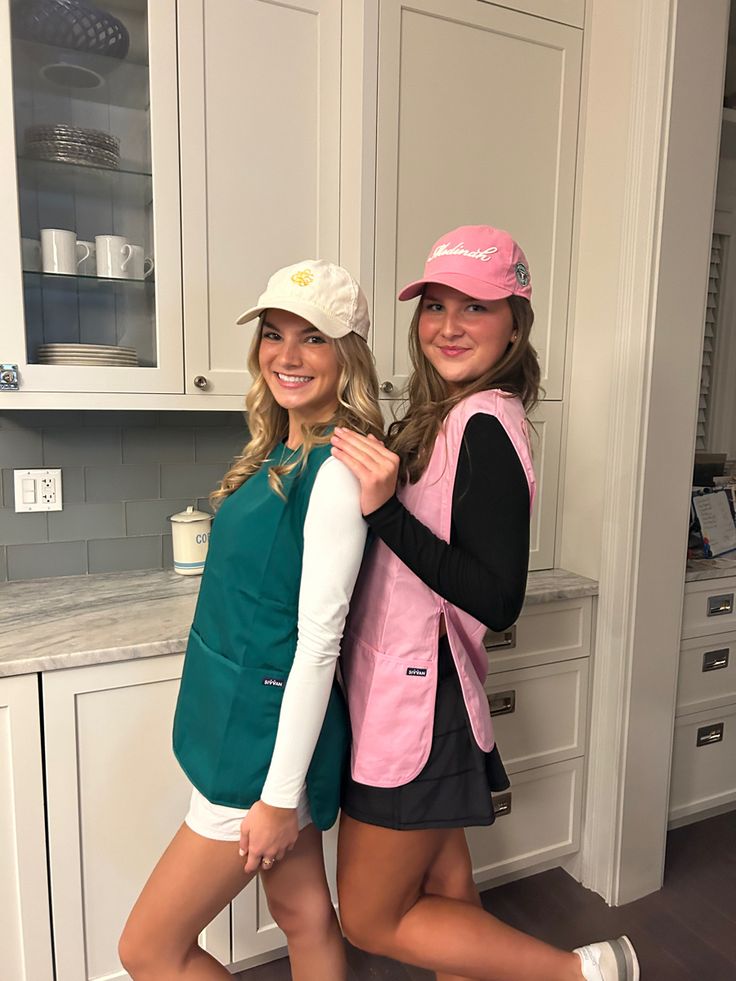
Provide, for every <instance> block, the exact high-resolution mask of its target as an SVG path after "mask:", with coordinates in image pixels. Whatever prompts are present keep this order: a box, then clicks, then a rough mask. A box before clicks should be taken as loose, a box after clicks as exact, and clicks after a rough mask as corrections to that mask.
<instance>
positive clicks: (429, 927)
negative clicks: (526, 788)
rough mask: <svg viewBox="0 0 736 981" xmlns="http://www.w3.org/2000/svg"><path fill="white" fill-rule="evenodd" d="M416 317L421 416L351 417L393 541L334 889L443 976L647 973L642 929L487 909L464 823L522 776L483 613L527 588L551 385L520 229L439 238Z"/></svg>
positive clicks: (361, 599)
mask: <svg viewBox="0 0 736 981" xmlns="http://www.w3.org/2000/svg"><path fill="white" fill-rule="evenodd" d="M416 296H419V297H420V301H419V305H418V307H417V310H416V313H415V315H414V318H413V320H412V323H411V329H410V351H411V357H412V363H413V368H414V371H413V374H412V376H411V379H410V381H409V388H408V411H407V413H406V415H405V416H404V418H403V419H401V420H399V421H397V422H394V423H393V424H392V425H391V427H390V429H389V436H388V440H387V445H386V446H384V445H383V443H382V442H381V441H380V440H379V439H377V438H376V437H375V436H371V435H368V436H365V435H361V434H359V433H355V432H351V431H350V430H349V429H346V428H337V429H336V430H335V433H334V435H333V437H332V443H333V453H334V454H335V456H336V457H337V458H338V460H341V461H343V462H344V463H345V464H347V466H348V467H349V468H350V469H351V470H352V472H353V473H354V474H355V476H356V477H357V478H358V480H359V481H360V485H361V508H362V511H363V514H364V515H365V518H366V521H367V522H368V525H369V527H370V528H371V530H372V532H373V534H374V535H375V537H376V538H377V539H378V541H377V542H375V544H374V546H373V547H372V549H371V551H370V552H369V554H368V557H367V559H366V561H365V563H364V565H363V568H362V570H361V574H360V577H359V580H358V585H357V587H356V591H355V595H354V597H353V601H352V603H351V611H350V618H349V621H348V627H347V630H346V640H345V643H344V647H343V662H342V663H343V671H344V675H345V679H346V685H347V692H348V702H349V706H350V720H351V726H352V739H353V747H352V774H351V777H350V778H349V779H348V781H347V786H346V789H345V791H344V793H343V805H342V806H343V817H342V820H341V825H340V844H339V855H338V886H339V893H340V915H341V919H342V923H343V928H344V930H345V932H346V934H347V936H348V937H349V938H350V939H351V940H352V941H353V942H354V943H355V944H356V945H358V946H360V947H363V948H364V949H366V950H369V951H372V952H375V953H380V954H384V955H387V956H390V957H394V958H396V959H397V960H401V961H404V962H407V963H410V964H416V965H418V966H420V967H424V968H428V969H429V970H432V971H436V972H437V978H438V981H463V979H471V978H474V979H481V981H583V979H585V981H637V979H638V978H639V967H638V964H637V960H636V955H635V953H634V949H633V946H632V945H631V942H630V941H629V940H628V938H626V937H621V938H619V939H618V940H613V941H607V942H602V943H598V944H592V945H590V946H587V947H583V948H580V949H578V950H576V951H573V952H569V951H562V950H557V949H556V948H554V947H551V946H549V945H547V944H544V943H541V942H540V941H538V940H536V939H534V938H532V937H529V936H527V935H525V934H523V933H520V932H518V931H516V930H514V929H512V928H511V927H509V926H507V925H505V924H504V923H502V922H500V921H499V920H497V919H495V918H494V917H493V916H491V915H490V914H488V913H486V912H484V910H483V909H482V907H481V904H480V899H479V896H478V892H477V890H476V888H475V885H474V883H473V878H472V868H471V861H470V856H469V854H468V848H467V844H466V842H465V836H464V833H463V828H464V827H468V826H473V825H489V824H491V823H492V822H493V805H492V801H491V791H496V790H502V789H506V788H507V787H508V786H509V782H508V778H507V776H506V773H505V770H504V767H503V763H502V761H501V757H500V755H499V753H498V750H497V749H496V747H495V744H494V740H493V731H492V726H491V719H490V713H489V709H488V703H487V699H486V697H485V693H484V690H483V682H484V680H485V675H486V671H487V655H486V653H485V650H484V647H483V636H484V633H485V630H486V627H490V628H491V629H493V630H504V629H506V628H507V627H509V626H510V625H511V624H512V623H513V622H514V621H515V620H516V618H517V617H518V615H519V613H520V611H521V607H522V604H523V601H524V591H525V586H526V575H527V564H528V554H529V513H530V507H531V505H532V503H533V499H534V492H535V479H534V470H533V466H532V460H531V451H530V446H529V440H528V438H527V437H528V424H527V421H526V413H527V412H528V411H529V410H530V409H531V408H532V407H533V406H534V404H535V402H536V401H537V397H538V389H539V366H538V362H537V357H536V353H535V351H534V348H533V347H532V345H531V342H530V339H529V337H530V331H531V327H532V322H533V313H532V308H531V304H530V299H531V280H530V275H529V268H528V265H527V262H526V258H525V257H524V253H523V252H522V250H521V249H520V248H519V246H518V245H517V244H516V242H514V240H513V239H512V238H511V236H510V235H508V233H506V232H503V231H500V230H499V229H495V228H490V227H488V226H466V227H462V228H457V229H455V230H454V231H451V232H448V233H447V234H446V235H443V236H442V238H440V239H439V240H438V241H437V242H436V243H435V245H434V246H433V248H432V250H431V252H430V254H429V257H428V259H427V262H426V266H425V270H424V276H423V277H422V279H420V280H417V281H416V282H414V283H411V284H410V285H409V286H407V287H406V288H405V289H404V290H402V292H401V293H400V294H399V299H401V300H408V299H411V298H412V297H416Z"/></svg>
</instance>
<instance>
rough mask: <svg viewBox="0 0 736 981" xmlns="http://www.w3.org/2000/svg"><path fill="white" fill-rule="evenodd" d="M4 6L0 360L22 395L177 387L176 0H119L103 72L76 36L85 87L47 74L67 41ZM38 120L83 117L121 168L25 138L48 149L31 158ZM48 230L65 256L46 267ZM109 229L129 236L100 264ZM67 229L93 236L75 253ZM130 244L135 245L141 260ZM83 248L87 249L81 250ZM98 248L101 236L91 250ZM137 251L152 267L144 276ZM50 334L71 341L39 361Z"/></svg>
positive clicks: (8, 396) (0, 19)
mask: <svg viewBox="0 0 736 981" xmlns="http://www.w3.org/2000/svg"><path fill="white" fill-rule="evenodd" d="M9 7H10V2H9V0H3V2H2V3H0V62H2V65H3V72H2V79H0V88H2V95H0V126H2V136H3V138H2V139H0V185H2V193H1V194H0V220H1V223H2V227H3V242H2V245H0V288H1V289H2V292H3V295H4V296H5V297H7V305H8V315H7V320H8V324H9V327H8V332H7V333H8V336H7V337H5V338H4V339H3V345H2V350H0V361H6V362H8V361H9V362H13V363H17V364H18V366H19V381H20V392H21V395H22V396H25V395H26V394H28V395H30V394H33V393H39V394H40V393H66V394H68V395H74V394H77V393H106V394H109V393H134V394H137V393H144V392H148V393H172V394H181V393H182V392H183V378H182V364H183V351H182V349H183V336H182V288H181V249H180V246H181V235H180V198H179V133H178V105H177V89H176V77H177V50H176V3H175V0H158V2H157V3H148V4H147V3H146V2H141V3H140V4H134V5H130V4H128V5H127V7H126V9H125V10H124V11H123V16H122V20H123V22H124V24H125V26H126V29H127V31H128V32H129V35H130V51H129V53H128V56H127V57H126V58H124V59H120V60H119V61H118V63H117V65H116V70H115V71H113V72H111V73H110V74H109V75H108V74H104V73H103V74H100V73H98V72H96V71H95V68H94V67H92V65H91V63H90V59H91V62H92V63H94V64H97V63H95V62H94V59H95V57H99V55H97V56H96V55H94V54H91V53H90V52H89V51H87V50H85V48H84V39H83V38H82V40H81V41H80V44H79V48H80V50H79V52H78V56H77V58H76V61H75V65H76V66H77V67H76V70H78V71H80V72H81V71H84V72H86V73H87V75H89V72H90V71H91V72H93V73H94V74H96V75H97V79H98V84H96V85H94V86H89V87H83V86H81V85H72V84H70V85H69V86H68V87H67V86H66V85H61V84H60V85H55V84H54V83H53V82H52V81H50V80H49V79H48V78H47V76H46V75H45V74H44V72H45V71H46V70H47V69H53V67H54V66H53V64H49V61H52V62H53V60H54V59H55V58H58V60H59V62H60V63H63V64H65V63H66V55H65V54H64V48H63V47H60V48H54V47H53V46H52V45H51V44H50V43H49V44H46V43H43V44H42V43H39V42H38V41H31V40H28V38H27V37H26V35H23V37H20V36H18V37H14V36H12V35H11V31H10V23H9V18H8V17H7V10H8V9H9ZM133 8H136V9H133ZM47 40H48V38H46V37H45V38H44V41H47ZM77 62H79V64H77ZM11 64H12V67H13V71H12V73H11V71H10V66H11ZM6 66H7V68H6ZM97 67H100V65H99V64H98V65H97ZM6 84H7V90H6V88H5V85H6ZM3 110H7V111H3ZM39 122H41V123H43V124H55V125H56V124H60V123H61V124H64V125H69V124H71V125H73V126H75V127H78V126H81V127H83V128H85V129H89V128H90V127H91V128H92V129H93V130H97V131H101V132H102V133H103V134H104V135H105V136H106V137H107V138H109V137H114V138H115V139H116V140H118V142H119V148H120V159H119V162H118V163H119V166H111V165H110V161H109V159H108V161H107V163H106V164H105V165H104V166H103V165H100V166H95V167H90V166H87V165H83V164H78V163H76V162H74V161H75V160H76V158H73V160H72V161H70V160H65V159H64V157H63V151H62V150H61V149H60V148H59V147H58V146H56V143H55V142H53V141H52V143H51V144H43V143H40V144H38V143H37V144H35V146H36V147H38V146H45V147H46V149H45V150H43V151H42V156H41V157H40V158H39V157H38V152H39V151H38V149H36V150H34V149H33V147H34V142H33V140H32V139H30V138H29V135H28V134H29V131H28V127H29V126H31V125H36V124H38V123H39ZM24 134H25V135H24ZM16 139H17V144H16ZM51 150H53V153H51ZM87 150H88V151H89V147H87ZM98 152H99V151H98ZM49 154H51V155H50V156H49ZM94 159H95V158H94V157H93V160H94ZM89 162H90V161H89V159H88V160H87V163H89ZM51 229H60V230H62V232H61V234H64V233H66V234H69V233H72V245H71V248H72V255H71V259H69V256H68V254H66V255H65V257H64V259H63V261H62V259H61V256H58V257H57V260H56V262H52V257H51V256H50V255H49V256H47V258H46V259H45V260H44V262H43V266H44V271H42V258H41V256H42V253H41V252H40V251H39V252H36V251H35V250H36V249H40V246H39V245H38V242H39V240H40V239H41V238H43V233H44V230H46V231H47V232H48V230H51ZM111 235H113V236H116V237H120V236H122V237H123V238H124V239H125V240H126V244H125V245H123V244H122V241H121V240H120V238H117V239H116V240H115V241H117V245H116V244H114V242H113V241H108V244H109V248H110V251H111V259H110V264H111V267H114V268H108V267H106V266H105V265H104V263H100V265H98V264H97V263H96V262H95V257H94V249H95V239H96V237H97V236H111ZM21 236H22V237H23V239H24V240H25V241H24V244H23V247H21V242H20V239H21ZM75 236H76V238H77V239H78V240H81V241H82V242H84V243H89V244H88V245H85V246H80V247H76V249H75V245H74V237H75ZM34 243H36V244H35V245H34ZM98 244H99V243H98ZM128 246H137V247H139V249H138V250H137V251H140V253H141V255H140V269H139V268H138V266H139V261H138V258H136V259H132V258H131V255H132V250H129V249H128ZM67 248H68V245H67ZM82 248H86V249H87V254H86V256H85V257H84V258H82V253H81V251H80V249H82ZM59 249H60V250H61V245H59ZM120 250H122V251H120ZM52 251H53V250H51V249H49V252H52ZM103 251H104V250H103V246H102V245H100V253H101V256H100V258H101V257H102V252H103ZM144 253H145V255H146V256H147V257H148V258H149V262H148V263H147V264H146V267H145V268H147V269H148V273H149V275H145V274H144V265H143V254H144ZM77 257H78V261H76V260H77ZM115 257H116V258H115ZM123 257H124V258H123ZM154 257H155V258H154ZM151 261H152V262H153V265H151ZM149 267H150V268H149ZM153 270H155V275H150V273H151V272H152V271H153ZM59 343H61V344H64V345H71V347H68V348H66V349H65V350H64V351H63V354H62V352H59V351H58V350H57V351H56V357H57V358H58V360H57V361H53V360H52V361H49V360H48V358H49V351H48V349H45V348H44V345H48V344H59ZM79 344H82V345H90V344H92V345H105V346H106V347H109V346H112V347H116V348H127V349H129V353H130V351H131V350H134V351H135V355H136V361H135V362H134V364H133V363H131V362H130V361H128V360H119V361H117V362H116V360H115V358H117V357H120V355H121V352H120V351H117V352H114V353H111V352H109V351H108V352H106V354H107V358H106V360H104V361H96V360H94V355H93V354H92V352H91V350H90V349H89V348H82V349H79V348H77V345H79ZM72 352H73V353H74V355H75V358H74V360H73V361H72V362H70V361H69V355H70V354H71V353H72ZM85 358H86V359H87V360H86V363H85V360H84V359H85ZM90 359H91V360H90ZM92 368H94V370H92ZM14 394H15V393H13V392H7V393H0V405H1V406H3V407H11V406H13V405H14V401H13V398H14ZM24 404H26V405H27V404H28V402H27V400H25V401H24ZM19 405H20V403H19Z"/></svg>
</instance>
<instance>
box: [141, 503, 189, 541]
mask: <svg viewBox="0 0 736 981" xmlns="http://www.w3.org/2000/svg"><path fill="white" fill-rule="evenodd" d="M192 503H193V502H192V501H189V500H183V499H182V500H177V501H174V500H170V499H168V498H166V499H165V500H162V501H126V503H125V533H126V535H128V536H131V537H132V536H134V535H171V525H170V524H169V522H168V520H167V519H168V517H169V515H170V514H176V512H177V511H184V510H185V509H186V507H187V505H188V504H192Z"/></svg>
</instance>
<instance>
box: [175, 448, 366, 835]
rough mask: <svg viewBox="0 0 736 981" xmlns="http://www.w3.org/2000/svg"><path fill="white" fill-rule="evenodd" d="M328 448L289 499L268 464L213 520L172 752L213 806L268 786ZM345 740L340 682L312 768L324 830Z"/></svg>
mask: <svg viewBox="0 0 736 981" xmlns="http://www.w3.org/2000/svg"><path fill="white" fill-rule="evenodd" d="M279 452H281V451H280V450H277V451H276V452H275V453H274V454H273V456H274V457H276V455H277V454H278V453H279ZM289 452H290V451H288V450H286V451H285V454H286V455H288V454H289ZM329 455H330V447H329V445H327V446H319V447H316V448H315V449H313V450H312V451H311V453H310V454H309V458H308V461H307V465H306V468H305V470H304V471H303V472H301V473H300V472H299V468H298V467H297V468H296V470H295V471H294V472H292V473H291V474H289V475H287V476H286V477H284V478H283V483H284V493H285V495H286V501H284V500H282V498H280V497H279V496H278V495H277V494H275V493H274V492H273V491H272V490H271V488H270V487H269V486H268V465H264V466H263V467H261V469H260V470H259V471H258V472H257V473H256V474H255V475H254V476H253V477H251V478H250V480H248V481H246V482H245V483H244V484H243V485H242V486H241V487H239V488H238V490H237V491H235V493H234V494H231V495H230V497H228V498H226V499H225V501H224V502H223V504H222V505H221V507H220V509H219V511H218V512H217V515H216V517H215V520H214V522H213V525H212V534H211V537H210V544H209V550H208V553H207V563H206V565H205V570H204V573H203V576H202V585H201V587H200V591H199V599H198V601H197V609H196V612H195V614H194V622H193V624H192V629H191V632H190V635H189V643H188V645H187V652H186V657H185V660H184V672H183V675H182V679H181V687H180V689H179V699H178V702H177V706H176V715H175V717H174V753H175V754H176V757H177V759H178V760H179V763H180V764H181V766H182V768H183V770H184V772H185V773H186V774H187V776H188V777H189V779H190V780H191V782H192V783H193V785H194V786H195V787H196V788H197V790H199V791H200V793H202V794H204V796H205V797H206V798H207V799H208V800H209V801H211V802H212V803H213V804H226V805H228V806H230V807H250V806H251V805H252V804H253V803H254V802H255V801H257V800H258V799H259V797H260V795H261V791H262V789H263V784H264V781H265V779H266V775H267V773H268V767H269V764H270V762H271V756H272V755H273V748H274V744H275V741H276V730H277V728H278V722H279V712H280V710H281V699H282V697H283V693H284V685H285V684H286V679H287V677H288V675H289V671H290V669H291V665H292V663H293V661H294V652H295V650H296V642H297V614H298V604H299V585H300V580H301V572H302V554H303V551H304V520H305V517H306V513H307V507H308V504H309V496H310V494H311V492H312V486H313V484H314V479H315V477H316V476H317V471H318V470H319V468H320V466H321V464H322V463H323V462H324V461H325V460H326V459H327V458H328V457H329ZM349 743H350V736H349V729H348V717H347V711H346V708H345V702H344V699H343V696H342V692H341V691H340V689H339V687H338V685H337V683H333V686H332V692H331V694H330V700H329V704H328V706H327V713H326V715H325V720H324V724H323V726H322V732H321V734H320V737H319V740H318V742H317V747H316V749H315V751H314V756H313V757H312V763H311V765H310V767H309V771H308V773H307V793H308V796H309V805H310V809H311V812H312V818H313V820H314V823H315V825H316V826H317V827H318V828H321V829H322V830H326V829H327V828H329V827H331V826H332V825H333V824H334V822H335V818H336V817H337V811H338V808H339V806H340V784H341V780H342V776H343V770H344V766H345V763H346V760H347V753H348V748H349Z"/></svg>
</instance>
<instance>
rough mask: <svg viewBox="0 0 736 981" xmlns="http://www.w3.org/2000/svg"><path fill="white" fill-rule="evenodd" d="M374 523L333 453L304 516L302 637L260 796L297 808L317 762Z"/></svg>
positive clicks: (356, 486)
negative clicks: (353, 597)
mask: <svg viewBox="0 0 736 981" xmlns="http://www.w3.org/2000/svg"><path fill="white" fill-rule="evenodd" d="M367 530H368V526H367V525H366V523H365V521H364V520H363V516H362V514H361V510H360V484H359V482H358V480H357V478H356V477H354V476H353V474H352V473H351V472H350V470H348V468H347V467H346V466H345V464H343V463H341V462H340V461H339V460H336V459H335V458H334V457H330V458H329V459H328V460H325V462H324V463H323V464H322V466H321V467H320V468H319V471H318V473H317V476H316V478H315V481H314V484H313V486H312V493H311V495H310V498H309V505H308V508H307V515H306V519H305V522H304V553H303V560H302V578H301V586H300V590H299V615H298V640H297V646H296V653H295V655H294V664H293V666H292V668H291V671H290V673H289V678H288V680H287V682H286V686H285V688H284V696H283V701H282V704H281V714H280V717H279V726H278V731H277V734H276V745H275V747H274V752H273V757H272V759H271V765H270V767H269V770H268V776H267V777H266V782H265V784H264V787H263V791H262V793H261V800H263V801H264V802H265V803H266V804H270V805H271V806H272V807H296V805H297V802H298V800H299V795H300V791H301V789H302V787H303V785H304V780H305V777H306V774H307V770H308V769H309V764H310V763H311V761H312V754H313V753H314V748H315V746H316V745H317V740H318V738H319V734H320V731H321V729H322V722H323V721H324V716H325V711H326V709H327V702H328V699H329V696H330V690H331V687H332V681H333V678H334V674H335V668H336V665H337V658H338V655H339V653H340V642H341V640H342V633H343V629H344V627H345V618H346V617H347V612H348V606H349V604H350V597H351V595H352V592H353V587H354V586H355V580H356V578H357V576H358V571H359V569H360V563H361V561H362V558H363V550H364V548H365V539H366V534H367Z"/></svg>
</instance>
